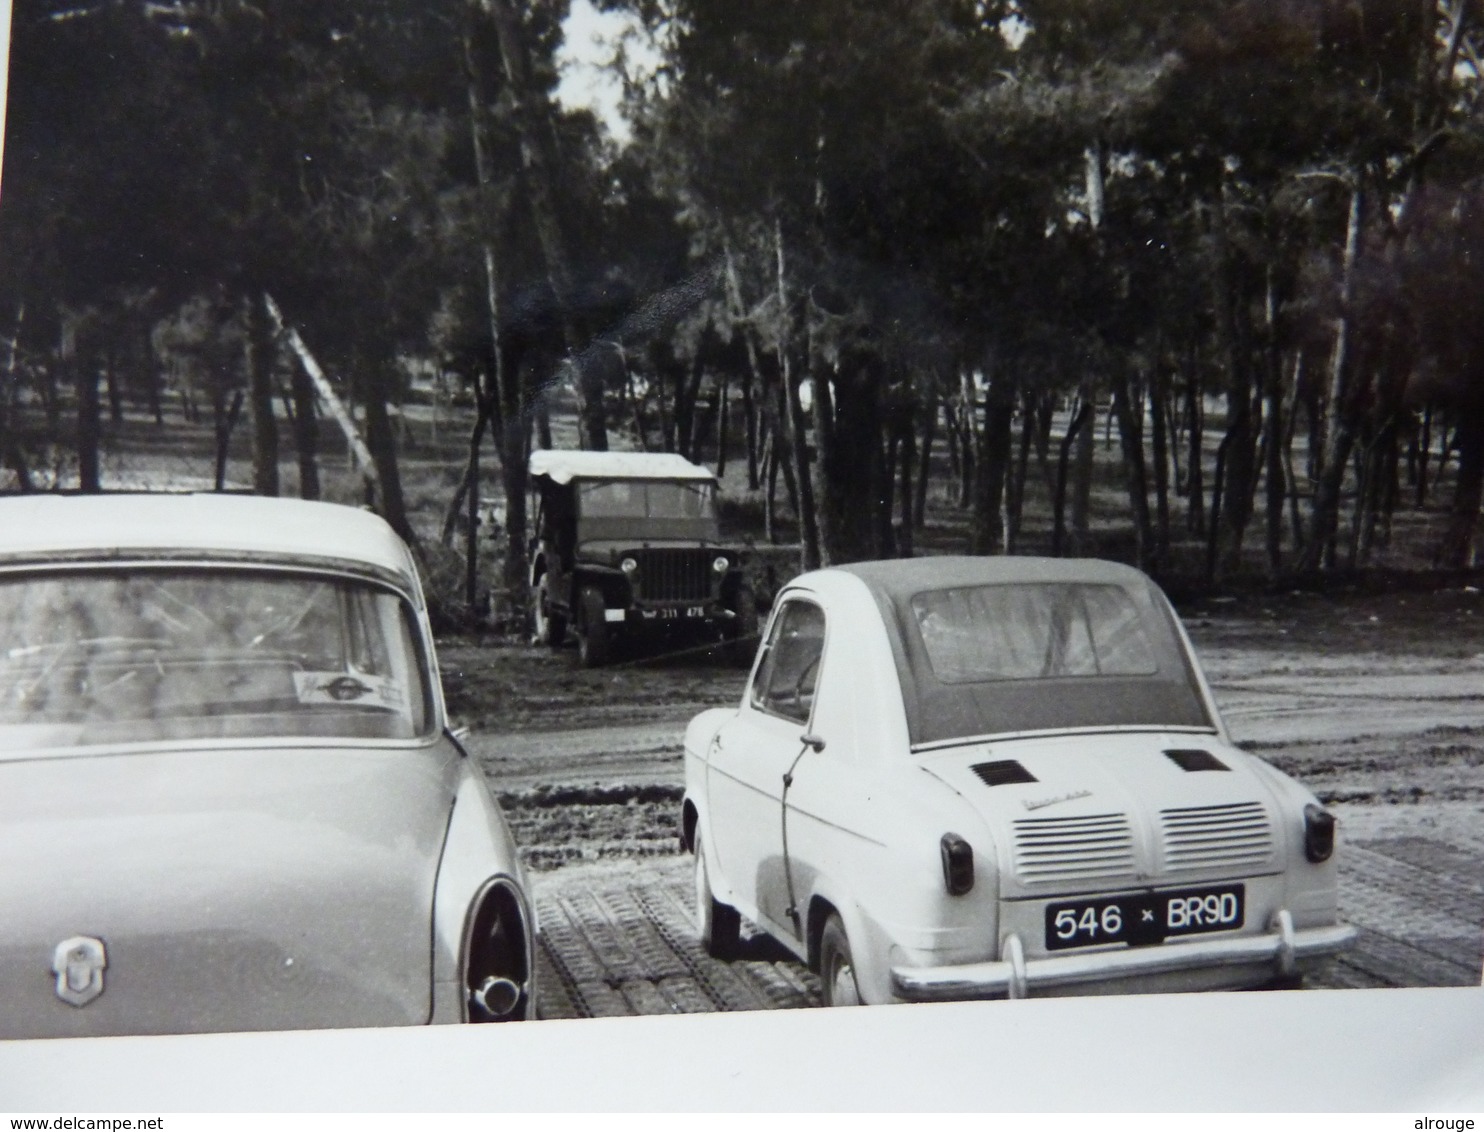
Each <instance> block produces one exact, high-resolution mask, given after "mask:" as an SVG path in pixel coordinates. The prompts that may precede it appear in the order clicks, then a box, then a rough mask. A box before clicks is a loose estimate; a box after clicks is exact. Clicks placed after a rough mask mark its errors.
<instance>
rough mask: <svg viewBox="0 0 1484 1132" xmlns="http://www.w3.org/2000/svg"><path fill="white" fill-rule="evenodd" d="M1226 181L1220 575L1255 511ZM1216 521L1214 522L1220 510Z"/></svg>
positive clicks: (1219, 250) (1221, 255) (1219, 219)
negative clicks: (1224, 390) (1224, 396)
mask: <svg viewBox="0 0 1484 1132" xmlns="http://www.w3.org/2000/svg"><path fill="white" fill-rule="evenodd" d="M1225 196H1226V186H1225V185H1222V186H1221V187H1220V188H1219V189H1218V191H1217V195H1216V203H1215V207H1214V208H1213V210H1212V212H1213V221H1214V223H1213V225H1212V227H1213V230H1214V235H1215V238H1216V260H1217V263H1216V271H1215V273H1214V292H1215V294H1214V296H1213V297H1214V299H1215V303H1216V326H1217V332H1218V334H1219V335H1220V338H1221V346H1222V352H1223V353H1224V354H1225V355H1226V358H1225V360H1226V435H1225V436H1224V437H1223V438H1222V446H1223V448H1224V449H1225V451H1226V463H1225V476H1224V478H1223V481H1222V495H1223V497H1224V504H1223V507H1222V511H1221V515H1220V519H1221V522H1220V524H1219V525H1217V526H1216V528H1215V539H1216V542H1215V545H1216V547H1217V557H1216V575H1215V576H1216V577H1223V576H1226V575H1228V574H1234V573H1236V572H1238V571H1239V570H1240V568H1241V563H1242V542H1243V539H1244V537H1245V535H1246V532H1247V522H1248V520H1249V519H1250V518H1251V512H1252V492H1253V469H1254V464H1255V460H1254V455H1255V454H1254V451H1253V428H1252V365H1251V362H1252V352H1251V349H1250V345H1249V340H1250V337H1251V335H1250V333H1249V331H1248V322H1249V320H1248V318H1247V314H1246V311H1247V304H1246V301H1245V296H1244V295H1243V294H1242V293H1241V288H1240V286H1239V284H1238V281H1237V279H1236V278H1235V277H1236V273H1237V268H1236V264H1235V263H1234V262H1233V261H1232V256H1231V250H1230V248H1229V246H1228V242H1227V232H1226V202H1225ZM1214 510H1215V508H1214V504H1213V515H1212V521H1213V523H1215V520H1216V515H1215V514H1214Z"/></svg>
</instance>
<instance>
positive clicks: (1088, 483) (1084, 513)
mask: <svg viewBox="0 0 1484 1132" xmlns="http://www.w3.org/2000/svg"><path fill="white" fill-rule="evenodd" d="M1077 396H1078V399H1079V401H1080V402H1081V403H1082V404H1083V405H1085V406H1086V407H1087V412H1088V416H1087V419H1086V420H1085V421H1084V422H1083V425H1082V427H1081V428H1080V429H1078V431H1077V447H1076V453H1075V461H1074V463H1073V465H1072V473H1073V475H1072V538H1071V549H1072V555H1073V556H1074V557H1075V556H1077V555H1079V554H1088V553H1090V552H1091V550H1092V545H1091V531H1092V463H1093V456H1094V454H1095V450H1096V445H1097V390H1096V388H1095V387H1094V385H1093V383H1092V379H1091V378H1084V379H1083V381H1082V385H1081V388H1080V389H1079V390H1078V394H1077Z"/></svg>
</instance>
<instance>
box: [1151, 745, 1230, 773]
mask: <svg viewBox="0 0 1484 1132" xmlns="http://www.w3.org/2000/svg"><path fill="white" fill-rule="evenodd" d="M1165 758H1167V759H1169V760H1170V761H1171V762H1172V763H1174V764H1175V765H1176V766H1178V767H1179V768H1180V769H1181V770H1230V769H1231V767H1229V766H1227V765H1226V764H1225V763H1224V762H1222V761H1221V760H1220V759H1218V758H1217V757H1216V756H1215V755H1213V754H1212V753H1211V752H1210V751H1203V750H1201V749H1200V748H1199V747H1188V748H1180V749H1176V750H1173V751H1166V752H1165Z"/></svg>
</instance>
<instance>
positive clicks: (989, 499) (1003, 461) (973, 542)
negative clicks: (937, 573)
mask: <svg viewBox="0 0 1484 1132" xmlns="http://www.w3.org/2000/svg"><path fill="white" fill-rule="evenodd" d="M997 369H998V372H996V373H995V374H994V376H993V377H992V378H991V379H990V383H989V389H988V391H987V394H986V396H985V399H984V424H983V426H982V432H981V433H980V437H979V444H978V449H979V451H978V454H977V456H976V463H977V467H978V474H977V476H976V477H975V484H974V511H973V515H972V517H971V519H970V524H969V553H970V554H998V553H1003V552H1004V549H1005V511H1004V503H1005V478H1006V474H1007V472H1008V470H1009V467H1010V452H1011V440H1010V436H1011V426H1012V425H1013V424H1014V421H1015V396H1016V381H1015V378H1014V377H1013V376H1012V375H1011V373H1010V372H1009V370H1008V369H1007V367H1006V366H1005V365H1004V364H1001V365H1000V366H999V367H997ZM976 415H977V414H976Z"/></svg>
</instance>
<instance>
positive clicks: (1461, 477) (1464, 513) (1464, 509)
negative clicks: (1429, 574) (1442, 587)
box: [1438, 405, 1484, 569]
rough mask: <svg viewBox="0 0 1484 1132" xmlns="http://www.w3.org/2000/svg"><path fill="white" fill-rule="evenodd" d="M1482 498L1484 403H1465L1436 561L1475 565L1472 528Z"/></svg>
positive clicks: (1453, 566)
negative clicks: (1445, 524) (1450, 495)
mask: <svg viewBox="0 0 1484 1132" xmlns="http://www.w3.org/2000/svg"><path fill="white" fill-rule="evenodd" d="M1481 500H1484V406H1481V405H1469V406H1465V407H1464V409H1463V411H1462V412H1461V413H1460V414H1459V420H1458V479H1457V481H1456V483H1455V484H1454V488H1453V506H1452V507H1451V508H1450V509H1449V512H1448V527H1447V530H1446V531H1445V532H1444V535H1443V541H1442V546H1441V547H1440V549H1439V551H1438V564H1439V565H1440V566H1443V567H1444V568H1448V569H1463V568H1466V567H1470V566H1472V565H1473V564H1474V531H1475V528H1476V526H1477V524H1478V520H1479V506H1480V502H1481Z"/></svg>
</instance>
